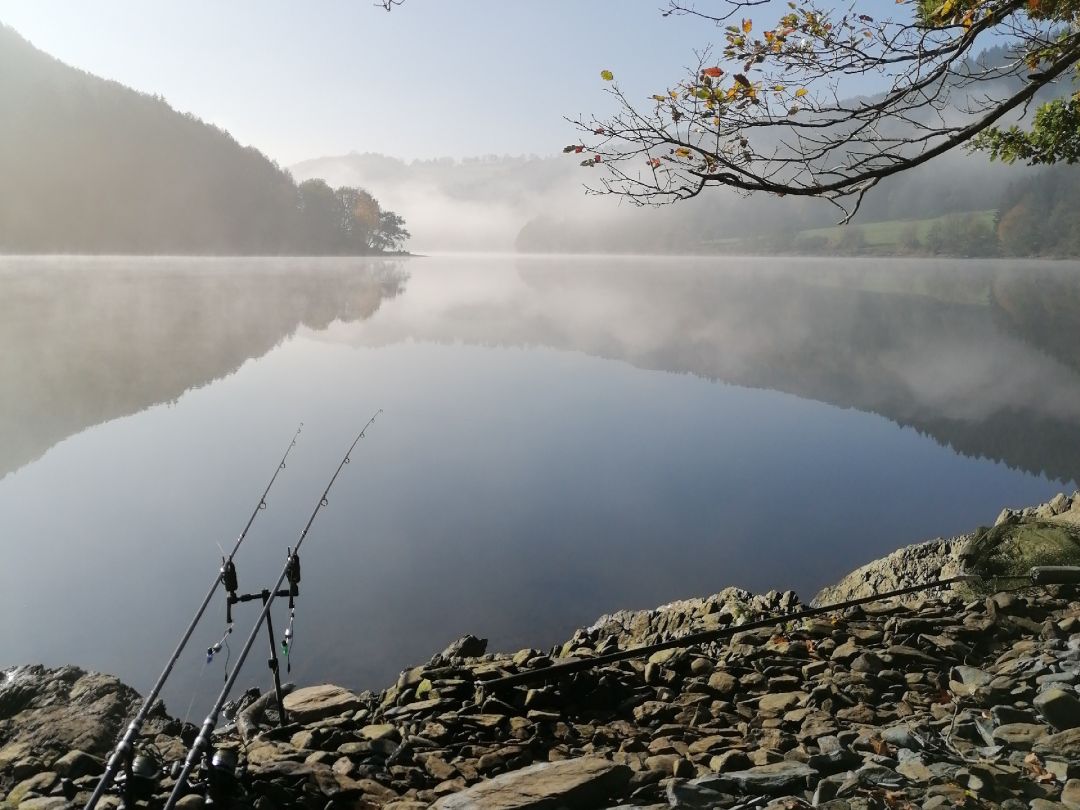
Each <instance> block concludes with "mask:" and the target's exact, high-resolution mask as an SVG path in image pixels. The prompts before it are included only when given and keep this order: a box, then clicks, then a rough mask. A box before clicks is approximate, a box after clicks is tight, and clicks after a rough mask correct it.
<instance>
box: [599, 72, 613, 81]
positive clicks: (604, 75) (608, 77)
mask: <svg viewBox="0 0 1080 810" xmlns="http://www.w3.org/2000/svg"><path fill="white" fill-rule="evenodd" d="M600 78H601V79H603V80H604V81H605V82H610V81H611V80H612V79H614V78H615V74H614V73H612V72H611V71H610V70H601V71H600Z"/></svg>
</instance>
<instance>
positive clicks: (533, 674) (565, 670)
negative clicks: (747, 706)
mask: <svg viewBox="0 0 1080 810" xmlns="http://www.w3.org/2000/svg"><path fill="white" fill-rule="evenodd" d="M984 579H985V577H981V576H978V575H976V574H961V575H959V576H955V577H950V578H948V579H940V580H935V581H933V582H923V583H920V584H918V585H909V586H908V587H906V588H898V589H896V590H893V591H885V592H883V593H876V594H874V595H872V596H862V597H859V598H858V599H849V600H847V601H846V602H837V603H836V604H832V605H822V606H821V607H811V608H806V609H805V610H800V611H798V612H796V613H787V614H783V615H779V616H770V617H768V618H765V619H759V620H758V621H753V622H747V623H746V624H740V625H736V626H731V627H722V628H719V629H716V630H703V631H701V632H698V633H690V634H688V635H685V636H680V637H679V638H673V639H669V640H667V641H660V642H657V643H656V644H647V645H645V646H643V647H634V648H632V649H629V650H618V651H617V652H613V653H607V654H606V655H597V656H593V657H591V658H578V659H574V660H571V661H567V662H565V663H562V664H553V665H552V666H549V667H543V668H541V669H533V670H526V671H524V672H518V673H515V674H513V675H505V676H503V677H502V678H495V679H493V680H490V681H487V682H486V683H484V684H482V686H483V687H484V688H485V689H490V690H493V691H494V690H498V689H506V688H509V687H512V686H519V685H521V684H525V683H534V682H536V681H547V680H552V679H554V678H558V677H560V676H562V675H570V674H572V673H574V672H583V671H585V670H589V669H594V668H595V667H601V666H604V665H606V664H613V663H616V662H618V661H626V660H628V659H632V658H641V657H643V656H646V655H652V654H653V653H654V652H659V651H660V650H670V649H673V648H675V647H690V646H693V645H695V644H704V643H705V642H709V641H718V640H720V639H722V638H728V637H730V636H734V635H735V634H736V633H743V632H746V631H747V630H761V629H764V628H767V627H775V626H776V624H777V623H778V622H790V621H795V620H797V619H805V618H809V617H811V616H820V615H821V614H823V613H832V612H834V611H837V610H844V609H846V608H849V607H856V606H858V605H865V604H868V603H870V602H877V601H880V600H882V599H891V598H893V597H896V596H906V595H907V594H912V593H919V592H920V591H928V590H931V589H932V588H944V587H947V586H950V585H955V584H956V583H959V582H973V581H983V580H984ZM996 579H1011V580H1017V579H1023V580H1028V581H1029V582H1030V583H1031V584H1032V585H1036V586H1041V585H1066V584H1077V583H1080V567H1076V566H1065V565H1042V566H1036V567H1034V568H1032V569H1031V571H1030V572H1028V573H1027V574H1026V575H1023V576H1020V577H997V578H996Z"/></svg>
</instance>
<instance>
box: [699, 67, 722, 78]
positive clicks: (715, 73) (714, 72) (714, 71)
mask: <svg viewBox="0 0 1080 810" xmlns="http://www.w3.org/2000/svg"><path fill="white" fill-rule="evenodd" d="M701 72H702V73H704V74H705V75H706V76H711V77H712V78H714V79H716V78H718V77H720V76H723V75H724V71H722V70H721V69H720V68H718V67H707V68H705V69H704V70H703V71H701Z"/></svg>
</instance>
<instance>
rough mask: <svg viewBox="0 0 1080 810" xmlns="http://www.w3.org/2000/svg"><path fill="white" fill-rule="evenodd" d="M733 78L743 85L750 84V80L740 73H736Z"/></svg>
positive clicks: (747, 85)
mask: <svg viewBox="0 0 1080 810" xmlns="http://www.w3.org/2000/svg"><path fill="white" fill-rule="evenodd" d="M734 78H735V81H736V82H738V83H739V84H741V85H742V86H743V87H749V86H750V80H749V79H748V78H746V77H745V76H744V75H742V74H741V73H736V74H735V77H734Z"/></svg>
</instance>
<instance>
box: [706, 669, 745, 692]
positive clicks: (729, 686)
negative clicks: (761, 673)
mask: <svg viewBox="0 0 1080 810" xmlns="http://www.w3.org/2000/svg"><path fill="white" fill-rule="evenodd" d="M738 683H739V682H738V681H737V680H736V678H735V676H734V675H731V674H729V673H727V672H724V671H723V670H720V671H717V672H714V673H713V674H712V675H710V676H709V688H710V689H714V690H715V691H716V692H717V694H720V695H730V694H731V693H732V692H734V691H735V687H736V686H737V685H738Z"/></svg>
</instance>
